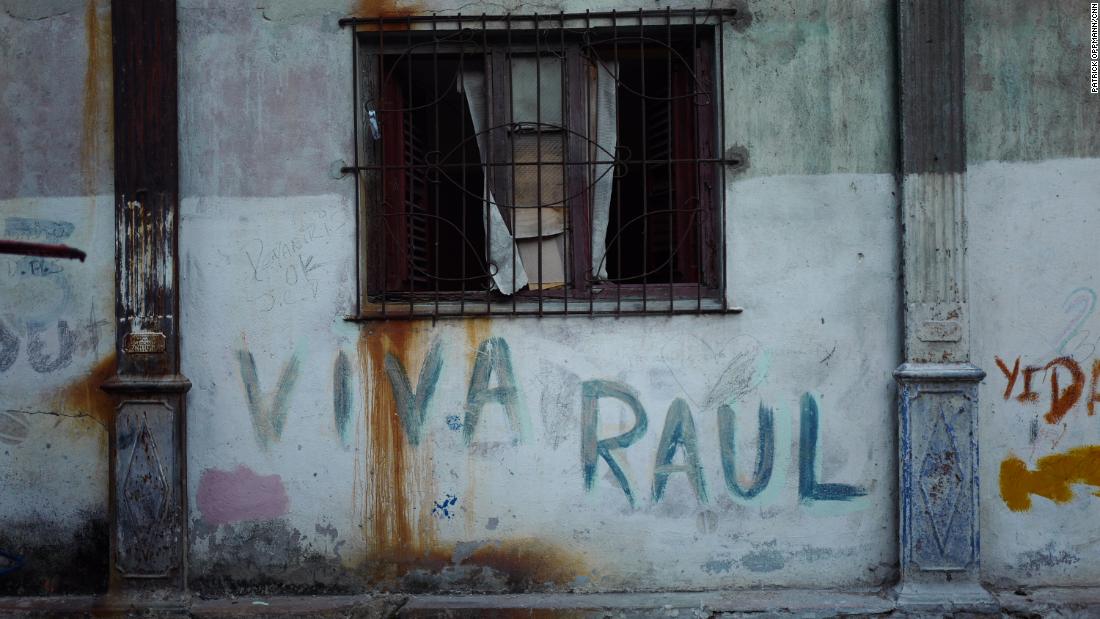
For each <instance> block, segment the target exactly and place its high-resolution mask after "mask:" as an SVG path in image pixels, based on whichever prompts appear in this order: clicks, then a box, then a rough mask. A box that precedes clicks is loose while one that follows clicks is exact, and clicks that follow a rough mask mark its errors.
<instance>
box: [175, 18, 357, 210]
mask: <svg viewBox="0 0 1100 619" xmlns="http://www.w3.org/2000/svg"><path fill="white" fill-rule="evenodd" d="M178 10H179V41H180V142H181V143H180V151H181V152H180V159H181V164H180V195H181V196H293V195H316V194H326V193H329V194H331V193H345V194H348V195H350V192H351V190H352V184H351V182H350V181H349V180H347V179H342V180H341V179H333V178H332V177H331V176H330V169H331V167H332V165H333V162H335V161H338V160H340V159H345V160H348V161H350V160H351V155H352V147H351V142H352V127H351V119H352V111H351V69H350V59H351V38H350V37H351V33H350V32H349V31H348V30H346V29H344V30H342V29H341V28H340V27H339V25H338V24H337V20H338V19H339V18H340V17H343V16H345V15H347V14H348V6H347V3H345V2H324V3H318V2H308V3H303V4H300V5H299V4H297V3H276V2H264V3H244V2H217V1H209V2H195V1H191V0H182V1H181V2H180V3H179V9H178Z"/></svg>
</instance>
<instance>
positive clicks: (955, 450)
mask: <svg viewBox="0 0 1100 619" xmlns="http://www.w3.org/2000/svg"><path fill="white" fill-rule="evenodd" d="M894 377H895V378H896V379H897V381H898V387H899V390H900V392H899V397H898V405H899V414H900V418H899V423H898V446H899V451H900V457H901V459H900V462H899V471H898V474H899V478H900V486H899V488H900V494H899V502H900V505H899V516H900V519H901V522H900V527H901V531H900V533H901V536H900V544H901V548H900V553H899V554H900V559H901V580H900V582H899V583H898V586H897V588H896V590H895V593H896V595H897V601H898V605H899V607H902V608H907V607H908V608H915V609H917V608H945V607H951V608H955V609H962V608H965V609H967V610H971V611H978V612H981V611H986V610H989V611H992V610H995V609H996V602H995V600H994V598H993V596H992V595H991V594H990V593H989V592H988V591H986V590H985V589H984V588H982V586H981V583H980V580H979V579H980V573H979V550H980V545H979V535H978V432H977V430H978V383H979V382H981V380H982V379H983V378H985V372H983V371H982V370H981V369H979V368H978V367H976V366H974V365H971V364H969V363H949V364H948V363H944V364H941V363H905V364H902V365H901V366H900V367H899V368H898V369H897V370H896V371H895V372H894Z"/></svg>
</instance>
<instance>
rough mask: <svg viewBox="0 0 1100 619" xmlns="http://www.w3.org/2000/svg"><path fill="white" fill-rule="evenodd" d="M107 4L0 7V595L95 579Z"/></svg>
mask: <svg viewBox="0 0 1100 619" xmlns="http://www.w3.org/2000/svg"><path fill="white" fill-rule="evenodd" d="M111 114H112V112H111V32H110V12H109V2H106V1H100V2H90V3H88V2H43V3H28V2H23V3H19V2H0V145H2V146H0V170H3V173H0V238H6V239H16V240H25V241H34V242H41V243H64V244H67V245H71V246H74V247H77V248H79V249H82V250H84V251H85V252H86V253H87V254H88V259H87V261H85V262H83V263H81V262H77V261H69V260H52V259H43V258H33V257H19V256H6V255H5V256H0V549H2V550H5V551H8V552H10V553H14V554H17V555H20V556H22V557H23V558H24V560H25V564H24V567H23V568H22V569H21V570H19V571H16V572H14V573H12V574H8V575H5V576H3V577H0V594H19V593H60V592H92V591H97V590H102V589H103V588H105V586H106V570H107V552H106V551H107V426H106V424H107V420H108V418H109V415H110V414H111V411H112V405H111V403H110V401H109V400H107V399H106V398H105V397H104V396H103V394H102V393H101V392H100V391H99V390H98V389H97V386H98V385H99V383H101V382H102V381H103V380H105V379H106V378H107V377H108V376H110V375H111V373H112V372H113V367H114V366H113V363H114V357H113V354H112V350H113V348H114V346H113V341H114V329H113V327H112V317H113V315H114V210H113V202H114V195H113V192H114V190H113V187H112V181H111V179H112V176H113V174H112V166H111V162H112V157H113V154H112V152H113V148H112V144H113V139H114V138H113V135H112V132H111Z"/></svg>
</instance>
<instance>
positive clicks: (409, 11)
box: [348, 0, 424, 30]
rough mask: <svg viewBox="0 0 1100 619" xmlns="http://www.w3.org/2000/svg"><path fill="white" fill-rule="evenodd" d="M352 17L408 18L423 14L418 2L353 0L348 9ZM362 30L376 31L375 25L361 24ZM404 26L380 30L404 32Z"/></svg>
mask: <svg viewBox="0 0 1100 619" xmlns="http://www.w3.org/2000/svg"><path fill="white" fill-rule="evenodd" d="M348 10H349V12H350V14H351V15H352V16H353V17H387V18H389V17H409V16H413V15H418V14H420V13H423V12H424V7H423V6H422V5H421V3H420V2H400V1H399V0H353V1H352V3H351V6H350V7H349V9H348ZM360 28H362V29H363V30H377V29H378V28H377V25H374V26H372V25H371V24H363V25H362V26H360ZM404 29H405V24H385V25H383V27H382V30H404Z"/></svg>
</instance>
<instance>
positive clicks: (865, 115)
mask: <svg viewBox="0 0 1100 619" xmlns="http://www.w3.org/2000/svg"><path fill="white" fill-rule="evenodd" d="M749 8H750V10H751V11H752V25H751V26H749V27H748V28H746V29H745V30H744V32H742V33H740V34H739V35H738V36H737V37H735V39H734V42H733V44H732V45H730V47H729V48H728V49H727V50H726V54H727V58H726V90H727V94H726V96H727V106H728V114H727V116H726V127H727V129H726V131H727V140H728V141H729V142H731V143H733V144H740V145H742V146H748V147H749V148H748V151H749V169H748V174H750V175H753V176H769V175H775V174H829V173H834V172H838V173H879V172H881V173H890V172H893V171H894V170H895V168H896V166H897V161H896V160H897V153H896V138H895V136H896V122H897V121H896V119H895V116H894V90H895V79H894V73H895V66H896V61H895V56H894V47H895V44H894V27H893V19H894V17H893V16H894V10H893V4H892V3H891V2H884V1H879V0H874V1H872V0H858V1H852V2H829V1H826V0H813V1H801V0H789V1H784V2H752V3H750V4H749Z"/></svg>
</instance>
